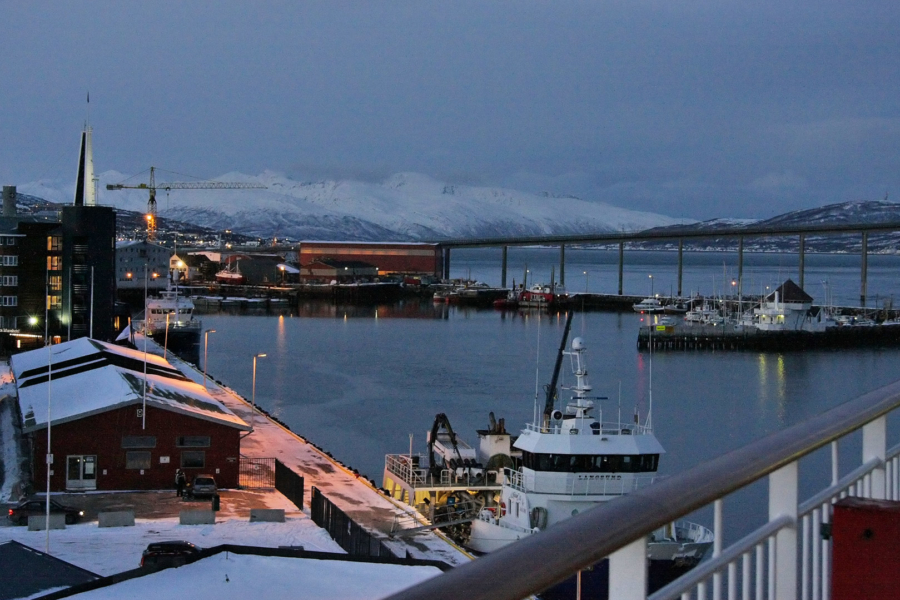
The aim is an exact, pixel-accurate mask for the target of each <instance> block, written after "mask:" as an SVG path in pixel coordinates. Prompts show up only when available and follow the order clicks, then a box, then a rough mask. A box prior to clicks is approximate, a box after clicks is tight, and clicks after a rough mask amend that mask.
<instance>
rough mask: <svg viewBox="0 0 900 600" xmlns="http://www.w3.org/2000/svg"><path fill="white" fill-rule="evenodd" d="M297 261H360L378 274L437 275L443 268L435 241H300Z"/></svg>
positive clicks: (439, 250)
mask: <svg viewBox="0 0 900 600" xmlns="http://www.w3.org/2000/svg"><path fill="white" fill-rule="evenodd" d="M298 257H299V264H300V265H301V266H302V265H306V264H309V263H312V262H315V261H318V260H321V259H332V260H340V261H359V262H363V263H368V264H370V265H372V266H374V267H375V268H376V269H377V271H378V274H380V275H387V274H391V273H399V274H416V275H430V276H433V277H439V276H440V274H441V269H442V267H443V263H442V254H441V248H440V246H438V245H437V244H416V243H395V242H389V243H388V242H300V250H299V253H298Z"/></svg>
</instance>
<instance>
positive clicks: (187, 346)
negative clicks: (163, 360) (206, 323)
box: [150, 327, 200, 362]
mask: <svg viewBox="0 0 900 600" xmlns="http://www.w3.org/2000/svg"><path fill="white" fill-rule="evenodd" d="M150 337H151V338H152V339H153V341H154V342H156V343H157V344H159V345H160V346H164V347H165V348H166V349H167V350H168V351H169V352H174V353H175V354H177V355H178V356H180V357H181V358H183V359H185V360H187V361H190V362H197V361H199V359H200V328H199V327H177V328H176V327H170V328H169V333H168V335H166V330H165V329H164V328H163V329H160V330H157V331H154V332H153V333H152V334H151V335H150Z"/></svg>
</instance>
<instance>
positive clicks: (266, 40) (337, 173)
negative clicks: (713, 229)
mask: <svg viewBox="0 0 900 600" xmlns="http://www.w3.org/2000/svg"><path fill="white" fill-rule="evenodd" d="M786 5H787V6H786ZM0 31H2V36H0V99H2V102H0V182H2V183H3V184H20V185H21V184H24V183H27V182H30V181H34V180H36V179H39V178H58V177H63V178H65V177H71V178H72V179H73V180H74V173H75V160H76V158H77V144H78V136H79V132H80V130H81V127H82V124H83V122H84V120H85V115H86V106H85V94H86V92H87V91H88V90H90V96H91V104H90V120H91V123H92V125H93V127H94V157H95V164H96V168H97V170H98V172H102V171H106V170H110V169H115V170H118V171H121V172H123V173H127V174H133V173H137V172H140V171H143V170H145V169H146V168H148V167H149V166H150V165H155V166H158V167H162V168H164V169H168V170H170V171H176V172H180V173H185V174H189V175H194V176H198V177H214V176H219V175H222V174H224V173H227V172H229V171H241V172H244V173H248V174H257V173H260V172H261V171H263V170H264V169H272V170H275V171H280V172H283V173H286V174H287V175H289V176H291V177H294V178H297V179H302V180H306V179H323V178H335V177H338V178H357V179H365V180H376V181H377V180H380V179H382V178H384V177H386V176H387V175H389V174H392V173H395V172H400V171H415V172H421V173H426V174H428V175H431V176H433V177H436V178H439V179H441V180H446V181H448V182H451V183H472V184H478V185H502V186H508V187H515V188H519V189H525V190H529V191H550V192H554V193H558V194H573V195H577V196H579V197H582V198H585V199H587V200H603V201H606V202H610V203H612V204H616V205H619V206H623V207H628V208H636V209H641V210H650V211H654V212H659V213H663V214H667V215H670V216H673V217H689V218H698V219H706V218H712V217H719V216H727V217H767V216H772V215H774V214H778V213H782V212H785V211H787V210H793V209H798V208H810V207H814V206H819V205H823V204H829V203H833V202H841V201H845V200H872V199H881V198H883V197H884V196H885V194H886V193H888V194H889V195H890V199H892V200H896V201H900V2H897V1H896V0H885V1H881V2H864V1H861V2H847V1H836V0H817V1H806V2H800V3H792V4H791V3H787V2H784V1H781V2H758V1H753V2H746V1H745V2H725V1H715V2H711V1H703V0H691V1H683V2H675V1H672V0H666V1H663V2H641V1H637V0H625V1H601V0H595V1H592V2H565V1H562V0H559V1H553V2H550V1H544V2H531V1H525V0H519V1H514V2H513V1H507V2H491V1H488V0H479V1H476V2H447V1H446V0H442V1H437V2H429V1H426V0H417V1H412V2H396V1H395V2H373V1H367V2H337V1H335V0H329V1H327V2H297V1H296V0H292V1H287V2H273V1H267V2H246V1H237V0H233V1H232V0H222V1H220V2H196V1H192V2H181V1H178V2H162V1H159V0H154V1H152V2H145V1H140V2H137V1H126V0H117V1H115V2H84V1H79V2H52V3H29V2H21V1H20V0H16V1H11V0H0Z"/></svg>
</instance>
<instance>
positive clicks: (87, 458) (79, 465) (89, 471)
mask: <svg viewBox="0 0 900 600" xmlns="http://www.w3.org/2000/svg"><path fill="white" fill-rule="evenodd" d="M66 489H67V490H96V489H97V456H96V455H83V454H77V455H74V456H69V457H67V460H66Z"/></svg>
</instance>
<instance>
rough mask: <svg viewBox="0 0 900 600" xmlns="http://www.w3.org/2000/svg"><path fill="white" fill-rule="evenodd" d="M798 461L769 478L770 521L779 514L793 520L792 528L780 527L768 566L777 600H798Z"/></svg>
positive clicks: (790, 526) (770, 553)
mask: <svg viewBox="0 0 900 600" xmlns="http://www.w3.org/2000/svg"><path fill="white" fill-rule="evenodd" d="M798 479H799V478H798V469H797V461H794V462H792V463H789V464H787V465H785V466H783V467H781V468H780V469H778V470H777V471H775V472H773V473H772V474H770V475H769V520H770V521H772V520H774V519H776V518H778V517H780V516H782V515H784V516H787V517H790V518H791V519H793V520H794V524H793V525H789V526H787V527H783V528H782V529H780V530H779V531H778V533H776V534H775V548H774V552H772V551H771V550H770V552H769V557H770V558H772V559H773V561H774V564H770V565H768V567H769V570H770V572H771V571H772V570H774V572H775V582H774V583H775V589H774V592H775V595H774V596H773V597H774V598H778V600H793V599H795V598H796V597H797V525H796V523H797V498H798V484H797V482H798Z"/></svg>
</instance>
